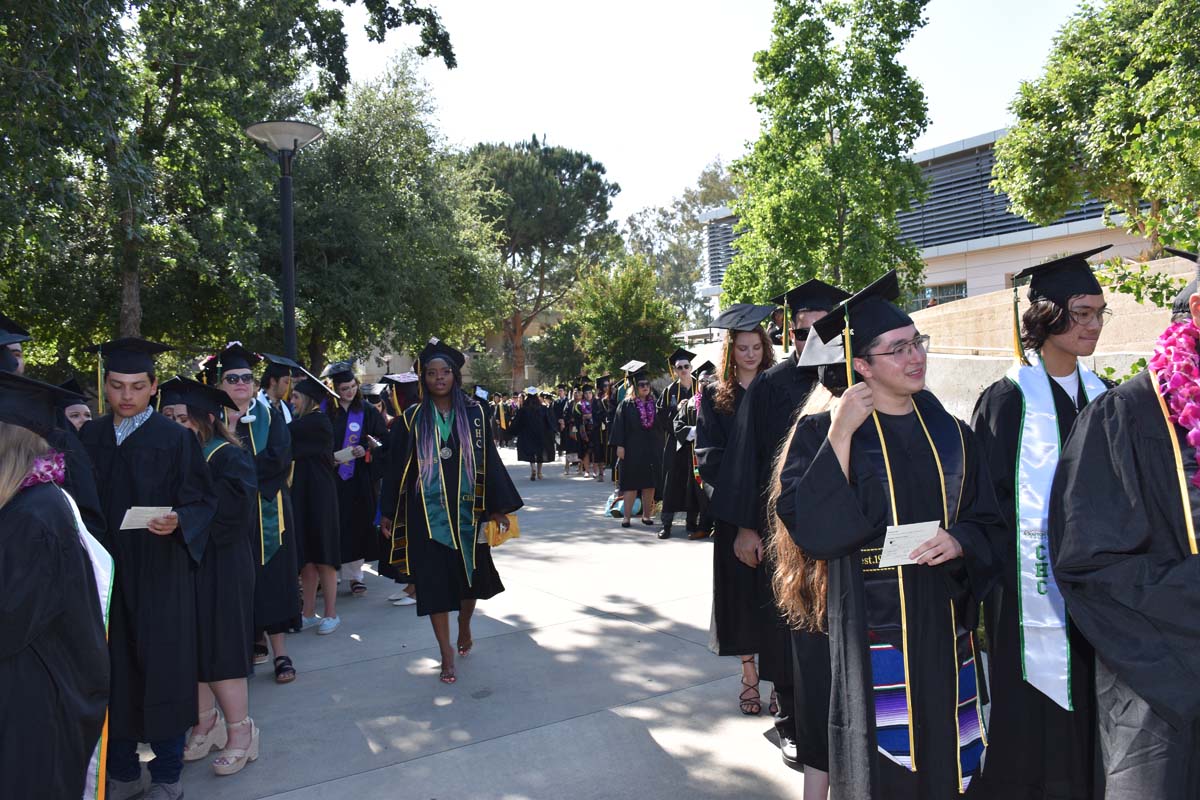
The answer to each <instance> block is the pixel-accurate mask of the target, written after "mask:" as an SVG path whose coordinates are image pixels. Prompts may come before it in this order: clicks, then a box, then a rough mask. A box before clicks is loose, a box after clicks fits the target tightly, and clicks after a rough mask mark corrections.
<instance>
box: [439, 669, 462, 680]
mask: <svg viewBox="0 0 1200 800" xmlns="http://www.w3.org/2000/svg"><path fill="white" fill-rule="evenodd" d="M438 680H440V681H441V682H442V683H455V682H456V681H458V678H457V677H455V675H454V667H450V669H446V668H445V667H442V674H441V677H440V678H439V679H438Z"/></svg>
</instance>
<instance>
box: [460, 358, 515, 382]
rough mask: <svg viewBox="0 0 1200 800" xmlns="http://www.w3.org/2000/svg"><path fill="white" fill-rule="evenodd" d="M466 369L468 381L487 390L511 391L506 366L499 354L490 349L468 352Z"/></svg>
mask: <svg viewBox="0 0 1200 800" xmlns="http://www.w3.org/2000/svg"><path fill="white" fill-rule="evenodd" d="M467 371H468V372H469V373H470V380H469V382H470V383H473V384H475V385H477V386H482V387H483V388H485V389H487V390H488V391H489V392H509V391H512V388H513V387H512V386H510V385H509V384H510V383H511V380H510V378H511V376H510V375H509V372H508V367H507V366H506V365H505V363H504V361H503V360H502V359H501V358H500V356H498V355H496V354H495V353H493V352H492V351H490V350H485V349H481V350H478V351H475V352H471V353H468V354H467Z"/></svg>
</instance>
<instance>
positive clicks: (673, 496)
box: [658, 347, 700, 539]
mask: <svg viewBox="0 0 1200 800" xmlns="http://www.w3.org/2000/svg"><path fill="white" fill-rule="evenodd" d="M695 357H696V354H695V353H693V352H691V351H690V350H684V349H683V348H682V347H680V348H677V349H676V350H675V352H674V353H672V354H671V357H670V359H669V360H670V362H671V369H672V371H673V372H674V373H675V380H674V381H672V382H671V385H670V386H668V387H667V388H666V390H665V391H663V393H662V397H661V398H659V405H658V408H659V413H658V422H659V425H661V426H662V428H663V430H665V431H667V432H668V435H667V437H666V445H665V446H664V448H663V457H662V464H663V478H662V486H663V496H662V504H663V507H662V529H661V530H660V531H659V532H658V538H660V539H670V538H671V526H672V525H673V524H674V522H675V512H677V511H683V512H685V513H686V514H687V519H688V523H689V527H688V533H691V531H692V527H691V525H692V524H695V525H696V526H699V524H700V523H699V516H700V508H699V505H698V501H697V500H695V499H692V501H691V503H689V502H688V499H689V498H688V483H689V482H693V481H692V456H691V450H690V449H689V448H687V447H680V448H676V446H675V437H674V436H672V435H670V432H673V431H674V430H675V415H676V414H678V413H679V404H680V403H681V402H683V401H684V400H689V399H691V397H692V395H693V394H695V384H694V382H693V381H692V359H693V358H695ZM693 520H695V522H694V523H693Z"/></svg>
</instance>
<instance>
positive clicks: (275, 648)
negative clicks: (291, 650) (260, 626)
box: [267, 633, 288, 658]
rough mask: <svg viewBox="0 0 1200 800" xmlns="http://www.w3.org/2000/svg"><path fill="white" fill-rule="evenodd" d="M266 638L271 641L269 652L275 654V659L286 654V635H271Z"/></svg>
mask: <svg viewBox="0 0 1200 800" xmlns="http://www.w3.org/2000/svg"><path fill="white" fill-rule="evenodd" d="M267 638H269V639H270V640H271V652H272V653H274V654H275V658H279V657H280V656H286V655H287V654H288V652H287V634H286V633H272V634H270V635H269V636H268V637H267Z"/></svg>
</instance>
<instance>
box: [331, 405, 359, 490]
mask: <svg viewBox="0 0 1200 800" xmlns="http://www.w3.org/2000/svg"><path fill="white" fill-rule="evenodd" d="M362 437H363V409H362V408H361V407H360V408H354V407H353V406H351V407H350V408H349V409H347V411H346V433H345V434H344V435H343V436H342V446H341V449H342V450H345V449H346V448H347V447H354V446H355V445H357V444H358V443H359V442H360V441H362ZM357 461H358V459H357V458H355V459H351V460H350V461H347V462H346V463H345V464H338V468H337V471H338V477H339V478H341V479H342V480H344V481H348V480H350V479H351V478H353V477H354V465H355V463H357Z"/></svg>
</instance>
